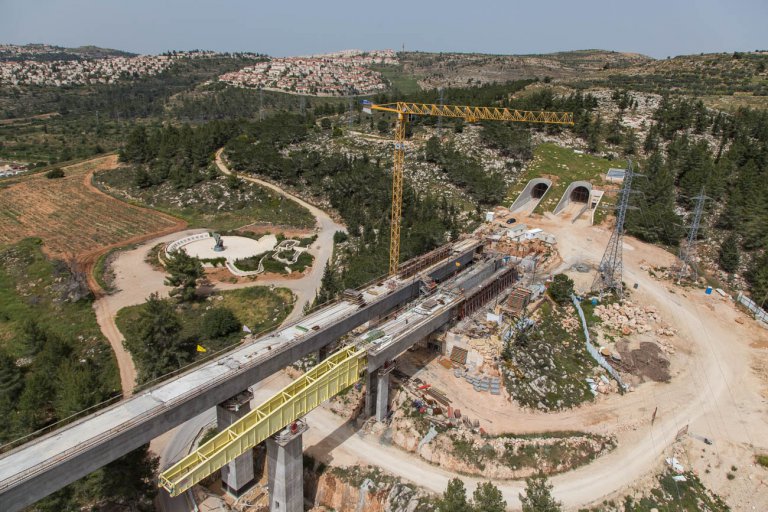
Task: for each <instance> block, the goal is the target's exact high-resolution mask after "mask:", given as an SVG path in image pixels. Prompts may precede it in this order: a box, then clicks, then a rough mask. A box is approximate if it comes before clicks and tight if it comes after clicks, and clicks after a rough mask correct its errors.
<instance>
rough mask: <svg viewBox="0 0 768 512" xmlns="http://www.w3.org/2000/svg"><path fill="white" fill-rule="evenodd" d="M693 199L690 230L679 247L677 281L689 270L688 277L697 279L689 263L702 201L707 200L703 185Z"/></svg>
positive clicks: (699, 221)
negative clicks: (682, 245)
mask: <svg viewBox="0 0 768 512" xmlns="http://www.w3.org/2000/svg"><path fill="white" fill-rule="evenodd" d="M694 199H695V200H696V207H695V208H694V210H693V224H691V229H690V231H688V239H687V240H686V242H685V246H684V247H680V271H679V272H678V274H677V280H678V281H680V280H682V279H683V277H685V275H686V273H687V270H688V269H689V268H690V269H691V271H690V273H689V274H688V275H689V276H690V277H691V279H694V280H695V279H696V277H697V273H696V268H695V267H694V266H693V263H691V260H692V258H693V254H694V250H693V249H694V245H695V244H696V236H697V235H698V233H699V225H700V224H701V213H702V212H703V211H704V201H705V200H707V199H709V198H708V197H707V196H705V195H704V185H702V186H701V190H700V191H699V195H697V196H696V197H694Z"/></svg>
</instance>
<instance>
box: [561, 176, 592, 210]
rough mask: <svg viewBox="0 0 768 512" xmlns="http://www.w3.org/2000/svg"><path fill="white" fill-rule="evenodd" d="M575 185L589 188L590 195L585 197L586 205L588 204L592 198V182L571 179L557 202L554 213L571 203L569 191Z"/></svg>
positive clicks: (571, 190) (575, 186)
mask: <svg viewBox="0 0 768 512" xmlns="http://www.w3.org/2000/svg"><path fill="white" fill-rule="evenodd" d="M577 187H584V188H586V189H587V190H589V196H590V197H588V198H587V205H589V202H590V200H591V199H592V184H591V183H590V182H588V181H572V182H571V184H570V185H568V188H567V189H565V193H564V194H563V197H561V198H560V202H558V203H557V206H556V207H555V212H554V213H555V215H557V214H558V213H560V212H562V211H563V210H565V208H566V207H567V206H568V205H569V204H571V192H573V189H575V188H577Z"/></svg>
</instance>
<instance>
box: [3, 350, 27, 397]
mask: <svg viewBox="0 0 768 512" xmlns="http://www.w3.org/2000/svg"><path fill="white" fill-rule="evenodd" d="M23 387H24V382H23V380H22V373H21V369H20V368H19V367H18V366H16V363H15V362H14V360H13V358H12V357H11V356H9V355H8V354H6V353H5V351H0V400H2V399H6V400H8V402H11V403H13V402H15V401H16V399H17V398H18V397H19V393H20V392H21V390H22V388H23Z"/></svg>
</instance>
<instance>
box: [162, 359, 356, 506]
mask: <svg viewBox="0 0 768 512" xmlns="http://www.w3.org/2000/svg"><path fill="white" fill-rule="evenodd" d="M366 363H367V361H366V351H365V349H358V348H357V347H346V348H343V349H341V350H339V351H337V352H335V353H333V354H332V355H330V356H329V357H328V358H327V359H326V360H324V361H323V362H321V363H320V364H318V365H317V366H315V367H314V368H312V369H311V370H309V371H308V372H307V373H305V374H304V375H302V376H301V377H299V378H298V379H296V380H295V381H293V382H292V383H291V384H290V385H288V386H287V387H285V388H284V389H282V390H281V391H280V392H278V393H277V394H275V395H274V396H273V397H272V398H270V399H269V400H267V401H266V402H264V403H263V404H262V405H260V406H259V407H257V408H256V409H254V410H253V411H251V412H249V413H248V414H247V415H245V416H243V417H242V418H240V419H239V420H238V421H237V422H235V423H233V424H232V425H230V426H229V427H228V428H226V429H225V430H222V431H221V432H219V433H218V434H217V435H216V437H214V438H213V439H211V440H210V441H208V442H207V443H205V444H204V445H202V446H200V447H198V449H197V450H195V451H194V452H192V453H190V454H189V455H187V456H186V457H184V458H183V459H181V460H180V461H179V462H177V463H176V464H175V465H173V466H172V467H170V468H168V469H167V470H165V471H164V472H163V473H162V474H161V475H160V478H159V482H158V485H159V486H160V487H163V488H165V489H166V490H167V491H168V492H169V493H170V494H171V496H178V495H179V494H181V493H182V492H184V491H186V490H187V489H189V488H191V487H192V486H193V485H195V484H196V483H198V482H200V481H201V480H202V479H204V478H206V477H207V476H209V475H211V474H212V473H214V472H215V471H216V470H218V469H220V468H221V467H222V466H224V465H225V464H227V463H229V462H231V461H233V460H234V459H235V458H237V457H238V456H240V455H242V454H243V453H245V452H247V451H248V450H250V449H252V448H253V447H254V446H256V445H257V444H259V443H261V442H262V441H264V440H266V439H267V438H268V437H269V436H271V435H273V434H275V433H277V432H279V431H280V430H282V429H283V428H285V427H286V426H288V425H290V424H291V423H293V422H294V421H296V420H298V419H299V418H301V417H302V416H304V415H306V414H307V413H308V412H309V411H311V410H312V409H314V408H315V407H317V406H318V405H320V404H321V403H323V402H324V401H326V400H328V399H329V398H331V397H333V396H334V395H336V394H338V393H339V392H340V391H343V390H344V389H346V388H347V387H349V386H351V385H352V384H354V383H355V382H357V381H358V380H359V379H360V374H361V372H362V371H363V370H365V368H366Z"/></svg>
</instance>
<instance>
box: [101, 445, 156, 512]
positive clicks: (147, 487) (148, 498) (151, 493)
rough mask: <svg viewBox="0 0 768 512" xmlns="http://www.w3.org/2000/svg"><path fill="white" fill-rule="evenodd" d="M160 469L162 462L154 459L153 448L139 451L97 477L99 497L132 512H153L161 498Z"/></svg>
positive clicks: (112, 464) (108, 467)
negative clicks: (151, 451)
mask: <svg viewBox="0 0 768 512" xmlns="http://www.w3.org/2000/svg"><path fill="white" fill-rule="evenodd" d="M159 466H160V459H159V458H158V457H153V456H152V454H151V453H150V452H149V445H145V446H142V447H140V448H137V449H135V450H133V451H132V452H129V453H127V454H126V455H123V456H122V457H120V458H119V459H117V460H114V461H112V462H110V463H109V464H107V465H106V466H104V468H103V469H102V470H101V471H99V472H98V473H97V474H98V476H97V478H96V484H95V488H96V490H97V492H98V494H97V495H98V496H102V497H104V498H106V499H107V501H108V502H109V503H111V504H118V505H122V506H123V507H127V509H128V510H132V511H134V510H135V511H139V512H150V511H152V510H154V509H155V508H154V506H153V503H152V502H153V500H154V497H155V495H156V494H157V486H156V485H155V474H156V473H157V469H158V467H159Z"/></svg>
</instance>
